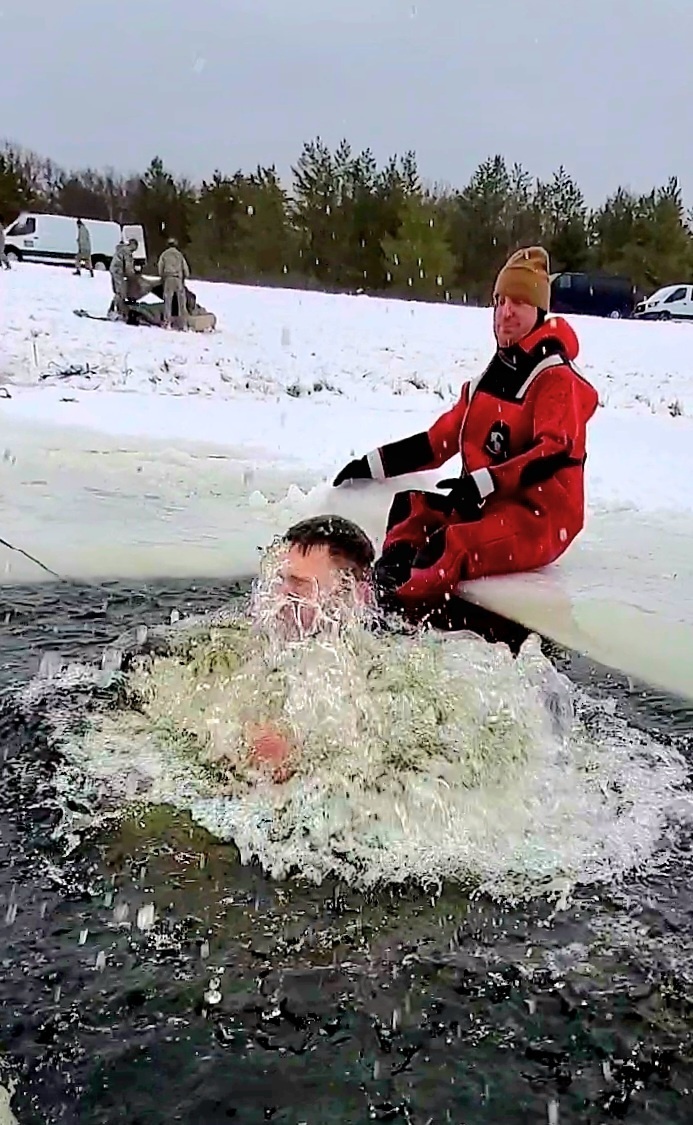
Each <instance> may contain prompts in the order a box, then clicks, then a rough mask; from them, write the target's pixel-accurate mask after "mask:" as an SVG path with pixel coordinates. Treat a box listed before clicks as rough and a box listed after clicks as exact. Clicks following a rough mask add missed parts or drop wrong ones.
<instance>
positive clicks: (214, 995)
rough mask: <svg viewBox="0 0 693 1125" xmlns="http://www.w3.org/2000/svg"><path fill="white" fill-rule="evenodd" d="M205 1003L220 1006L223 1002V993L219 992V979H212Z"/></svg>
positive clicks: (205, 996) (205, 995)
mask: <svg viewBox="0 0 693 1125" xmlns="http://www.w3.org/2000/svg"><path fill="white" fill-rule="evenodd" d="M204 998H205V1002H206V1003H207V1004H219V1003H220V1002H221V992H220V991H219V980H218V978H217V977H212V979H211V980H210V982H209V988H208V989H207V991H206V992H205V994H204Z"/></svg>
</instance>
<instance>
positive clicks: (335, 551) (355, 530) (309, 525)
mask: <svg viewBox="0 0 693 1125" xmlns="http://www.w3.org/2000/svg"><path fill="white" fill-rule="evenodd" d="M282 539H283V542H284V543H286V544H288V545H289V546H290V547H298V549H299V551H301V553H302V554H304V555H305V554H307V553H308V551H310V550H312V549H313V548H314V547H326V548H327V550H328V551H329V553H330V555H331V557H332V558H333V559H335V560H338V561H339V562H342V563H346V565H347V568H348V569H349V570H352V571H353V572H354V573H355V574H356V575H357V576H358V577H359V578H364V577H366V576H367V575H368V574H369V573H370V570H371V567H372V565H373V562H374V560H375V547H374V546H373V544H372V543H371V541H370V539H369V538H368V536H367V535H366V533H365V531H363V529H362V528H360V527H359V526H358V524H356V523H352V521H351V520H347V519H344V518H343V517H342V516H331V515H327V516H309V517H308V518H307V519H304V520H300V521H299V522H298V523H295V524H293V525H292V526H291V527H290V528H289V530H288V531H287V532H285V534H284V535H283V536H282Z"/></svg>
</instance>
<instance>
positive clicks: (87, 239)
mask: <svg viewBox="0 0 693 1125" xmlns="http://www.w3.org/2000/svg"><path fill="white" fill-rule="evenodd" d="M82 266H84V268H85V269H88V270H89V273H90V274H91V276H92V277H93V276H94V267H93V265H92V261H91V235H90V234H89V228H88V227H87V226H85V224H84V223H83V222H82V220H81V219H78V220H77V257H76V259H75V273H76V274H77V276H78V277H79V276H81V273H82V269H81V267H82Z"/></svg>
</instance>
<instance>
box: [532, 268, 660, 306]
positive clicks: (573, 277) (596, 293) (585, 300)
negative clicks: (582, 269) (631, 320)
mask: <svg viewBox="0 0 693 1125" xmlns="http://www.w3.org/2000/svg"><path fill="white" fill-rule="evenodd" d="M639 298H640V295H639V293H638V291H637V289H636V287H635V286H634V285H633V284H632V282H630V281H629V280H628V278H627V277H615V276H613V275H611V274H606V273H559V274H556V275H555V276H554V277H553V278H552V280H551V311H552V312H555V313H568V314H570V313H573V314H575V315H576V316H580V315H584V316H610V317H625V316H632V314H633V310H634V308H635V306H636V304H637V303H638V300H639Z"/></svg>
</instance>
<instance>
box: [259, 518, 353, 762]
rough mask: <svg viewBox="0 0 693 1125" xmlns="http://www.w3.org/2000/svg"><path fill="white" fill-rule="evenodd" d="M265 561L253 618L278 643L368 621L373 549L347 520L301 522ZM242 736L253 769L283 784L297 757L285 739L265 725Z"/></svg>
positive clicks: (291, 641)
mask: <svg viewBox="0 0 693 1125" xmlns="http://www.w3.org/2000/svg"><path fill="white" fill-rule="evenodd" d="M269 558H270V567H269V569H270V575H269V576H268V578H267V580H266V581H264V582H263V581H260V583H258V584H257V586H256V588H255V592H254V597H253V600H252V603H251V619H252V620H253V621H254V623H255V624H256V625H257V626H260V627H261V628H262V629H263V630H264V631H265V632H266V633H267V634H269V635H270V636H272V637H273V639H274V640H275V642H276V643H279V644H280V645H285V644H287V643H289V644H290V643H296V642H300V641H301V640H302V639H305V638H307V637H314V636H316V635H318V634H320V633H327V632H329V631H331V630H334V629H336V630H339V628H340V627H341V626H342V625H343V624H344V623H345V622H346V621H354V620H357V619H359V618H360V619H367V617H368V614H369V612H370V611H371V608H372V606H373V596H372V588H373V587H372V567H373V562H374V559H375V549H374V547H373V544H372V543H371V541H370V539H369V538H368V536H367V535H366V533H365V532H364V531H363V530H362V529H361V528H360V527H358V526H357V525H356V524H355V523H352V522H351V520H347V519H343V518H342V517H341V516H332V515H327V516H312V517H309V518H308V519H304V520H301V521H300V522H299V523H296V524H294V525H293V526H292V527H290V528H289V530H288V531H287V532H285V534H284V535H283V536H282V537H281V539H280V540H279V543H278V544H277V545H276V547H275V549H274V552H273V553H272V554H271V555H270V556H269ZM246 736H247V737H248V740H249V741H250V743H251V746H252V751H251V756H252V759H253V761H254V762H255V764H256V765H258V766H260V767H263V768H265V769H266V770H267V771H269V773H270V774H271V776H272V777H273V778H274V780H275V781H281V780H285V779H286V778H287V777H288V776H289V775H290V760H291V758H292V757H293V755H294V753H295V747H293V746H292V745H291V743H290V742H289V740H288V739H287V738H286V736H285V735H283V734H282V733H281V732H280V731H278V730H277V729H276V728H274V727H272V726H271V725H268V724H264V725H263V724H259V725H255V726H253V727H251V728H250V729H249V730H248V731H247V732H246Z"/></svg>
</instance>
